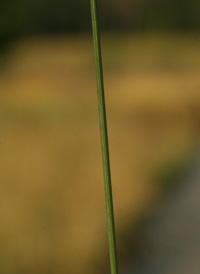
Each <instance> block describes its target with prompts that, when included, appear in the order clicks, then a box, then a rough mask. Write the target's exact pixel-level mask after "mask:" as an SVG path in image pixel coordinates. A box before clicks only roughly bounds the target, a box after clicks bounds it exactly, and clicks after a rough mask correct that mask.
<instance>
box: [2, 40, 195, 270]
mask: <svg viewBox="0 0 200 274" xmlns="http://www.w3.org/2000/svg"><path fill="white" fill-rule="evenodd" d="M199 48H200V40H197V39H196V38H195V37H194V36H192V35H191V36H187V37H186V36H184V37H183V36H180V37H177V36H175V35H173V36H172V35H171V36H158V35H157V36H156V35H154V36H146V37H145V36H139V35H138V36H131V35H128V36H122V37H119V36H111V37H108V36H104V37H103V57H104V58H103V59H104V68H105V88H106V99H107V108H108V110H107V112H108V128H109V137H110V156H111V169H112V178H113V194H114V205H115V216H116V228H117V241H118V247H119V254H120V256H121V255H124V256H126V255H128V252H129V251H130V250H129V247H128V245H127V242H126V241H125V239H124V238H123V237H121V236H120V235H122V234H123V235H124V234H126V231H130V227H131V226H132V225H133V224H134V223H135V222H136V221H137V220H138V219H139V218H140V216H141V214H144V212H145V211H146V210H147V209H148V208H149V207H150V205H151V204H152V203H153V201H154V200H155V199H156V197H157V196H158V195H159V192H160V188H159V187H158V185H156V182H155V177H156V174H157V173H159V172H160V170H165V167H166V172H167V171H168V167H169V168H170V167H173V165H174V164H176V163H177V162H178V163H180V162H181V161H184V160H185V158H186V157H187V155H188V154H189V153H190V152H191V150H192V149H193V148H194V146H195V144H196V143H197V139H198V137H199V126H200V110H199V109H200V92H199V90H200V78H199V75H200V51H199ZM93 59H94V58H93V49H92V40H91V39H90V38H89V37H87V36H83V37H80V36H79V37H68V38H63V37H54V38H38V39H36V38H35V39H29V40H26V41H22V42H19V43H16V44H15V45H14V46H13V50H12V52H11V54H10V59H9V61H8V63H7V66H6V67H4V69H2V70H1V76H0V90H1V93H0V99H1V100H0V133H1V134H0V139H1V150H0V155H1V158H0V165H1V175H0V181H1V193H0V201H1V207H0V219H1V226H0V261H1V263H0V265H1V270H0V271H1V273H9V274H14V273H30V274H31V273H56V274H58V273H70V274H82V273H87V274H89V273H92V274H93V273H98V271H99V272H101V271H102V269H101V267H103V266H104V264H105V263H106V259H105V258H106V256H107V234H106V218H105V204H104V189H103V178H102V168H101V151H100V138H99V126H98V113H97V96H96V83H95V72H94V60H93ZM127 233H128V232H127ZM133 234H134V232H133ZM129 240H130V241H131V239H129Z"/></svg>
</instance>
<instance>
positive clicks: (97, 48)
mask: <svg viewBox="0 0 200 274" xmlns="http://www.w3.org/2000/svg"><path fill="white" fill-rule="evenodd" d="M90 3H91V15H92V29H93V43H94V53H95V64H96V78H97V93H98V107H99V122H100V133H101V147H102V159H103V173H104V185H105V199H106V212H107V226H108V238H109V253H110V267H111V274H117V273H118V266H117V248H116V237H115V223H114V212H113V198H112V185H111V174H110V160H109V146H108V133H107V122H106V107H105V96H104V81H103V67H102V57H101V41H100V32H99V25H98V13H97V0H90Z"/></svg>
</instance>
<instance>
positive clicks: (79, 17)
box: [0, 0, 200, 48]
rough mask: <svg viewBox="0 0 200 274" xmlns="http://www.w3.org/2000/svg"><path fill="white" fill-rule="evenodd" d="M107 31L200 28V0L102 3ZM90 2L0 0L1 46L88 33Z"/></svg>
mask: <svg viewBox="0 0 200 274" xmlns="http://www.w3.org/2000/svg"><path fill="white" fill-rule="evenodd" d="M99 4H100V9H101V17H100V23H101V27H102V28H103V29H106V30H110V29H117V30H120V29H126V30H127V29H135V30H155V29H161V30H163V29H165V30H188V29H192V30H194V29H199V28H200V20H199V11H200V4H199V1H198V0H191V1H188V0H183V1H178V0H164V1H160V0H151V1H149V0H148V1H147V0H144V1H141V2H139V3H138V2H137V1H131V0H127V1H118V0H115V1H109V2H108V1H106V0H102V1H99ZM89 29H90V14H89V1H82V0H67V1H65V0H49V1H48V0H43V1H39V0H17V1H15V0H10V1H8V0H0V47H1V48H3V47H4V46H6V45H7V43H8V42H9V41H11V40H12V39H13V38H14V39H15V38H16V37H19V36H24V35H32V34H41V33H58V32H69V31H70V32H72V31H73V32H74V31H88V30H89Z"/></svg>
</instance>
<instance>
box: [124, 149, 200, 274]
mask: <svg viewBox="0 0 200 274" xmlns="http://www.w3.org/2000/svg"><path fill="white" fill-rule="evenodd" d="M185 173H186V174H185V175H184V176H183V178H182V179H181V181H180V185H178V187H177V188H176V189H175V190H174V191H172V192H171V193H170V195H169V196H168V197H166V199H165V200H164V201H163V203H162V204H161V205H160V207H159V208H157V209H156V212H154V216H153V217H152V218H151V220H150V221H149V222H148V224H147V225H146V227H145V233H144V238H143V243H144V245H143V253H142V255H141V258H140V260H138V261H137V264H136V265H135V264H134V265H131V263H130V265H126V267H124V269H121V271H120V272H121V273H122V274H188V273H190V274H199V273H200V152H199V153H198V156H197V157H196V159H194V161H193V163H192V165H191V167H190V168H189V170H188V172H185Z"/></svg>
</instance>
